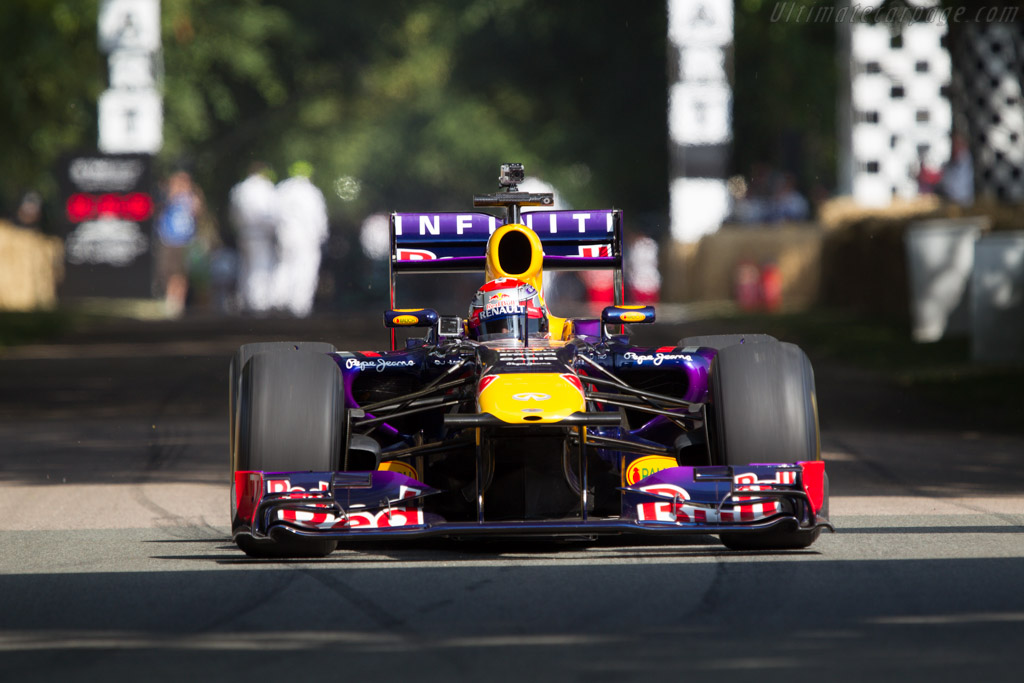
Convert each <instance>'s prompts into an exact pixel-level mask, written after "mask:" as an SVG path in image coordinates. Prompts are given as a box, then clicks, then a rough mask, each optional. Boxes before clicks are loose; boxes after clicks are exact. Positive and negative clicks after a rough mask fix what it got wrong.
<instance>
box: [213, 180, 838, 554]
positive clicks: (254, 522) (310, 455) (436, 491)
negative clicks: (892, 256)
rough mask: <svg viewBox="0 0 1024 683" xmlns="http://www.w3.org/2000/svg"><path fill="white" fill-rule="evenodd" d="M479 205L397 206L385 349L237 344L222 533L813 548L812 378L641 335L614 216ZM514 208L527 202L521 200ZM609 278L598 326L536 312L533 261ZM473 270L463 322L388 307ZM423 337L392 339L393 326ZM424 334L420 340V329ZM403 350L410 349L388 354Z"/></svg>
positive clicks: (291, 545)
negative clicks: (706, 537) (627, 298)
mask: <svg viewBox="0 0 1024 683" xmlns="http://www.w3.org/2000/svg"><path fill="white" fill-rule="evenodd" d="M522 178H523V175H522V166H521V165H518V164H506V165H503V166H502V173H501V176H500V183H501V188H502V189H501V191H500V192H497V193H494V194H485V195H477V196H475V197H474V205H475V206H478V207H497V208H498V209H500V210H503V212H504V215H503V216H501V217H498V216H495V215H491V214H489V213H480V212H467V213H395V214H392V216H391V227H392V229H391V259H390V268H391V274H390V277H391V309H390V310H388V311H387V312H385V314H384V325H385V326H386V327H387V328H390V330H391V344H390V349H389V350H382V351H379V352H371V351H359V352H356V351H338V350H336V349H335V348H334V346H332V345H330V344H326V343H320V342H281V343H269V344H266V343H264V344H248V345H245V346H243V347H241V348H240V349H239V350H238V352H237V353H236V354H235V357H234V358H233V360H232V363H231V380H230V391H231V396H230V423H231V424H230V429H231V469H232V485H231V516H232V521H231V526H232V536H233V539H234V541H235V543H236V544H237V545H238V546H239V547H240V548H241V549H242V550H243V551H245V552H246V553H247V554H249V555H252V556H264V557H310V556H323V555H326V554H328V553H330V552H332V551H333V550H334V549H335V548H336V547H337V545H338V544H339V543H342V544H344V543H352V542H356V541H363V540H374V541H378V542H386V541H390V540H395V541H397V540H399V539H417V538H425V537H449V538H480V537H493V536H501V537H524V536H541V537H550V538H558V537H573V538H579V537H584V538H587V537H597V536H599V535H606V534H647V535H652V536H666V535H669V536H670V535H673V534H717V535H718V536H719V538H720V539H721V540H722V542H723V543H724V544H725V545H726V546H728V547H730V548H733V549H795V548H805V547H807V546H809V545H811V544H812V543H813V542H814V541H815V540H816V539H817V538H818V536H819V534H820V533H821V530H822V529H831V528H832V527H831V524H830V523H829V521H828V478H827V476H826V474H825V470H824V463H823V462H822V461H821V456H820V445H819V437H818V419H817V406H816V403H815V391H814V376H813V372H812V370H811V365H810V362H809V361H808V359H807V356H806V355H805V354H804V353H803V351H801V350H800V349H799V348H798V347H796V346H794V345H792V344H787V343H782V342H779V341H777V340H776V339H774V338H772V337H770V336H768V335H721V336H711V337H693V338H686V339H683V340H681V341H680V342H679V343H678V344H667V345H664V346H659V347H654V348H648V347H638V346H633V345H632V344H631V343H630V340H629V337H628V336H627V335H625V334H624V331H625V329H626V328H625V325H626V324H627V323H628V324H646V323H652V322H654V319H655V311H654V308H653V307H651V306H644V305H627V304H625V303H624V302H623V287H622V239H621V223H622V214H621V212H620V211H617V210H601V211H597V210H594V211H554V210H549V209H548V208H546V207H550V206H551V205H552V196H551V195H550V194H543V193H540V194H538V193H528V192H520V191H518V187H517V185H518V183H519V182H521V181H522ZM523 207H531V208H532V209H533V210H527V211H522V210H521V209H522V208H523ZM595 268H597V269H608V270H611V271H612V272H613V279H614V283H615V304H614V305H612V306H608V307H607V308H605V309H604V310H603V312H602V313H601V316H600V318H593V319H591V318H582V319H579V318H575V319H574V318H559V317H556V316H555V315H553V314H552V313H551V312H550V311H548V309H547V304H546V302H545V299H544V295H543V292H544V290H543V277H544V272H545V270H560V269H561V270H584V269H595ZM464 271H477V272H480V271H482V272H483V274H484V282H482V283H481V284H482V287H481V289H480V291H479V292H477V295H476V297H475V298H474V299H473V301H472V303H471V306H470V309H469V312H468V315H467V316H466V317H465V318H462V317H459V316H455V315H439V314H438V313H437V312H436V311H435V310H432V309H423V308H397V307H396V303H395V299H396V291H395V290H396V285H397V281H398V279H399V278H398V276H399V275H403V276H404V275H405V274H420V275H430V274H434V273H451V272H464ZM403 329H404V330H406V331H407V332H411V333H412V334H414V335H415V334H422V336H419V337H417V336H413V337H410V338H408V339H406V340H404V344H400V343H399V340H398V338H397V336H396V331H398V330H403ZM417 329H418V330H420V331H421V332H415V330H417ZM399 346H401V348H398V347H399Z"/></svg>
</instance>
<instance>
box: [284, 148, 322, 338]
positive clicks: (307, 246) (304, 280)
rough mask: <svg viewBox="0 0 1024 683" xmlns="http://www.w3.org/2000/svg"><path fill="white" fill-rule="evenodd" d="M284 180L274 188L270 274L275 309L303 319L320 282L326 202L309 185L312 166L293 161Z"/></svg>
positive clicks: (317, 191)
mask: <svg viewBox="0 0 1024 683" xmlns="http://www.w3.org/2000/svg"><path fill="white" fill-rule="evenodd" d="M289 175H290V176H291V177H290V178H288V179H287V180H284V181H282V182H280V183H278V185H277V198H278V205H279V207H280V211H281V214H280V220H279V221H278V223H277V248H278V261H277V271H276V273H275V274H274V289H275V302H276V305H277V307H278V308H281V309H283V310H285V311H288V312H289V313H291V314H292V315H294V316H296V317H299V318H305V317H307V316H308V315H309V314H310V312H311V311H312V310H313V299H314V297H315V295H316V287H317V283H318V282H319V279H320V256H321V254H320V250H321V247H322V245H323V243H324V242H326V241H327V235H328V228H327V203H326V201H324V195H323V193H322V192H321V191H320V190H319V189H318V188H317V187H316V185H314V184H313V183H312V181H311V180H310V177H311V176H312V175H313V167H312V166H311V165H310V164H309V163H307V162H304V161H297V162H295V163H294V164H292V165H291V168H289Z"/></svg>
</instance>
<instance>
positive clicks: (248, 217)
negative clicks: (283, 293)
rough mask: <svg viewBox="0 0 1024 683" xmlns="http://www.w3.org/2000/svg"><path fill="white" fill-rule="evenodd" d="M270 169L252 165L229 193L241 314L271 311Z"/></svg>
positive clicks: (273, 216) (273, 204)
mask: <svg viewBox="0 0 1024 683" xmlns="http://www.w3.org/2000/svg"><path fill="white" fill-rule="evenodd" d="M269 175H270V168H269V167H268V166H267V165H266V164H264V163H262V162H255V163H254V164H253V165H252V166H251V167H250V169H249V176H248V177H247V178H246V179H245V180H243V181H242V182H240V183H238V184H237V185H235V186H234V187H233V188H232V189H231V196H230V205H231V222H232V223H233V225H234V227H235V232H236V233H237V235H238V255H239V263H238V270H239V272H238V298H239V304H240V306H241V308H242V310H243V311H246V312H249V313H255V314H257V315H260V314H264V313H267V312H268V311H270V310H271V309H272V308H273V307H274V291H273V287H274V273H275V271H276V269H277V253H276V250H277V247H276V244H275V242H276V240H277V235H276V232H277V224H278V219H279V216H280V211H279V208H278V197H277V189H276V188H275V187H274V182H273V181H272V180H271V179H270V177H269Z"/></svg>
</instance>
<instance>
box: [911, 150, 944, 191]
mask: <svg viewBox="0 0 1024 683" xmlns="http://www.w3.org/2000/svg"><path fill="white" fill-rule="evenodd" d="M917 159H918V165H917V178H916V180H917V193H918V194H937V193H938V191H939V183H941V182H942V171H940V170H939V169H937V168H931V167H930V166H928V160H927V159H926V158H925V150H923V149H919V150H918V152H917Z"/></svg>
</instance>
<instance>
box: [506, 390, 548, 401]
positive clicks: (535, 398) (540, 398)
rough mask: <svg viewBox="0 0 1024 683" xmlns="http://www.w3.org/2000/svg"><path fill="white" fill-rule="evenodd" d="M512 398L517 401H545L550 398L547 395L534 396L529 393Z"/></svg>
mask: <svg viewBox="0 0 1024 683" xmlns="http://www.w3.org/2000/svg"><path fill="white" fill-rule="evenodd" d="M512 398H514V399H515V400H517V401H546V400H548V399H549V398H551V397H550V396H548V395H547V394H535V393H532V392H531V393H525V394H515V395H513V396H512Z"/></svg>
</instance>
